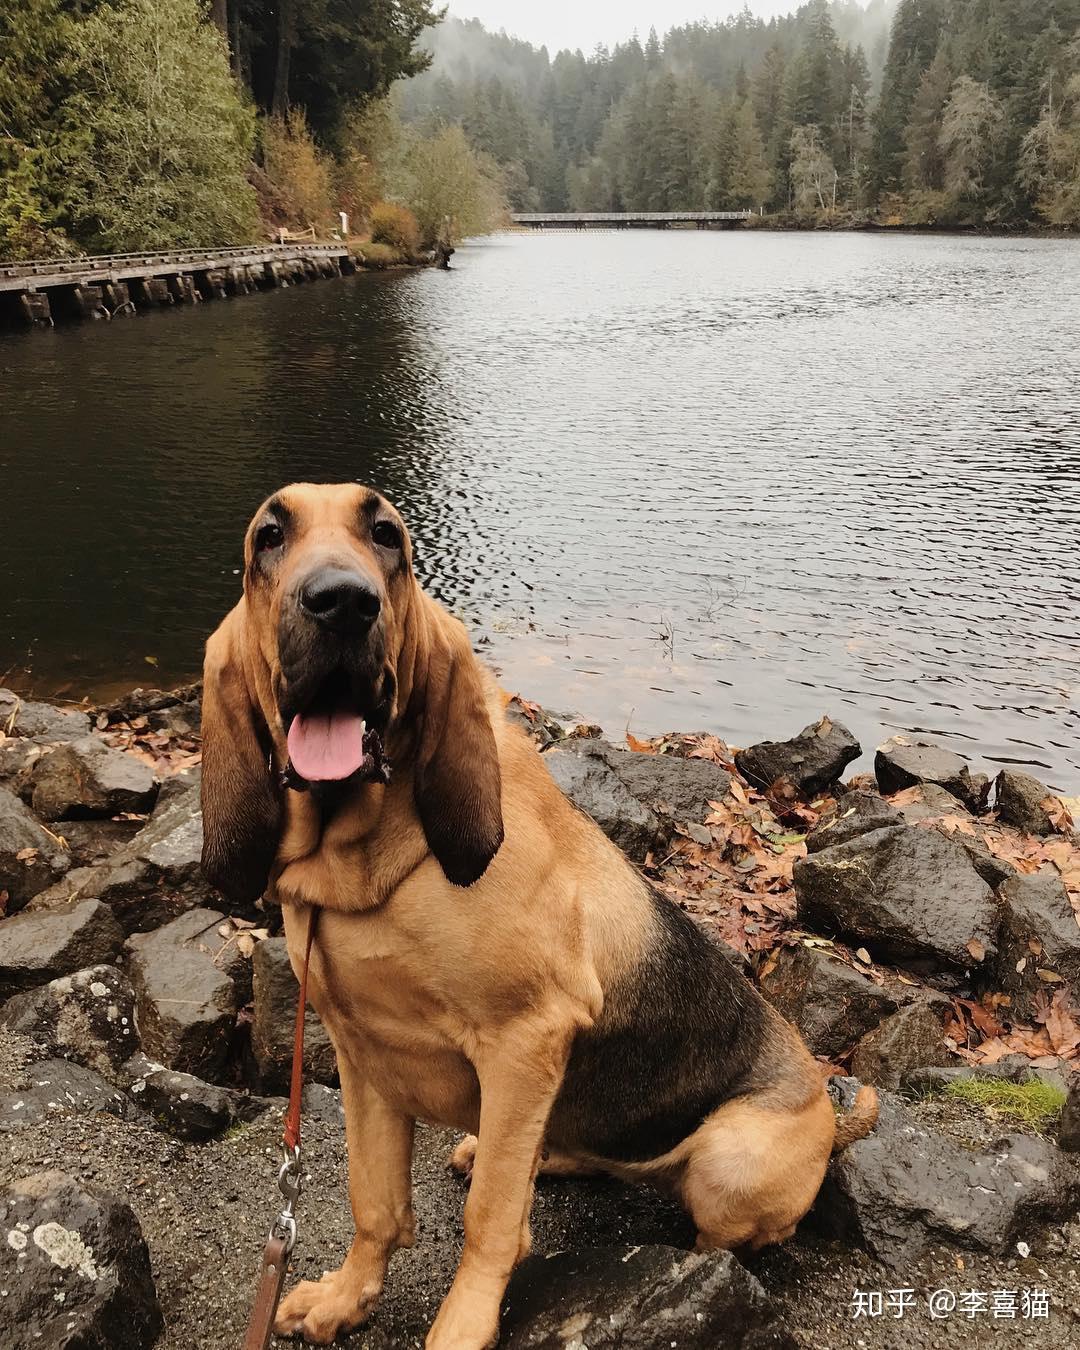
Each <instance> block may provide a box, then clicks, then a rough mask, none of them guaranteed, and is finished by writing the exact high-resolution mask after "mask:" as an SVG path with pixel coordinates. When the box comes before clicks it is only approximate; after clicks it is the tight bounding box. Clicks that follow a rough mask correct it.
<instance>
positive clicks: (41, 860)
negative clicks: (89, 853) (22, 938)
mask: <svg viewBox="0 0 1080 1350" xmlns="http://www.w3.org/2000/svg"><path fill="white" fill-rule="evenodd" d="M70 866H71V859H70V857H69V856H68V854H67V853H66V852H65V851H64V849H63V848H62V847H61V846H60V845H59V844H58V843H57V841H56V839H55V838H51V837H50V836H49V835H48V834H46V832H45V831H44V830H43V829H42V828H41V826H40V825H39V824H38V822H37V821H36V820H35V819H34V817H33V816H32V815H31V814H30V812H29V811H28V810H27V809H26V807H25V806H24V805H23V804H22V802H21V801H20V800H19V799H18V797H16V796H15V794H14V793H13V792H9V791H8V790H7V789H6V788H0V891H6V892H7V897H8V898H7V904H6V908H7V911H8V913H12V912H14V911H15V910H18V909H22V908H23V906H24V905H26V904H27V902H28V901H30V900H32V899H33V898H34V896H35V895H40V893H41V892H42V891H44V890H47V889H48V888H49V887H50V886H52V885H53V883H54V882H55V881H56V879H57V878H58V877H61V876H63V874H64V873H65V872H66V871H67V870H68V868H69V867H70ZM2 913H3V907H0V914H2Z"/></svg>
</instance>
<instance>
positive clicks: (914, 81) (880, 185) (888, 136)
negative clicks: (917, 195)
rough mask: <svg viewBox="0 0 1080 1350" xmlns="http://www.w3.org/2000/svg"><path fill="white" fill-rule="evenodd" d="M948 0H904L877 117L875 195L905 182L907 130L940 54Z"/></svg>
mask: <svg viewBox="0 0 1080 1350" xmlns="http://www.w3.org/2000/svg"><path fill="white" fill-rule="evenodd" d="M944 16H945V10H944V0H900V5H899V7H898V9H897V11H896V17H895V18H894V19H893V26H892V35H891V38H890V41H889V56H888V59H887V61H886V63H885V74H884V77H883V80H882V86H881V98H880V99H879V101H878V106H877V112H876V113H875V116H874V144H873V151H872V168H871V185H872V191H873V192H874V194H875V195H880V194H881V193H883V192H891V191H895V190H896V189H898V188H899V187H900V185H901V179H902V173H903V164H904V155H905V151H906V146H905V142H904V135H905V132H906V130H907V125H908V122H909V121H910V118H911V109H912V106H913V104H914V102H915V97H916V95H917V94H918V91H919V85H920V84H921V82H922V77H923V75H924V74H925V72H926V70H927V69H928V68H929V66H930V64H931V62H932V61H933V59H934V57H935V55H936V54H937V48H938V42H939V40H940V37H941V32H942V26H943V23H944Z"/></svg>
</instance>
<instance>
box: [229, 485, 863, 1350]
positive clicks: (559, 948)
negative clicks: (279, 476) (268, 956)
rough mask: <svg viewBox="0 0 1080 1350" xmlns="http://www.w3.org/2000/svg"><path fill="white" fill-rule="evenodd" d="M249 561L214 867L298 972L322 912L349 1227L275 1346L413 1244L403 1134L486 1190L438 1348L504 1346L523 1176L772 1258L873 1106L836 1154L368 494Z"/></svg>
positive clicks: (324, 991)
mask: <svg viewBox="0 0 1080 1350" xmlns="http://www.w3.org/2000/svg"><path fill="white" fill-rule="evenodd" d="M244 562H245V566H244V589H243V598H242V599H241V600H240V601H239V603H238V604H237V605H236V607H235V608H234V609H233V610H232V611H231V612H230V613H229V615H228V616H227V617H226V618H225V620H224V621H223V622H222V624H221V626H220V627H219V628H218V630H217V631H216V632H215V633H214V635H213V636H212V637H211V638H210V641H209V643H208V644H207V649H206V667H205V692H204V711H203V719H204V720H203V736H204V744H203V788H202V791H203V809H204V828H205V847H204V866H205V870H206V872H207V874H208V875H209V877H210V879H211V880H212V881H213V882H214V883H215V884H216V885H217V886H219V887H220V888H221V890H222V891H224V892H225V893H226V894H227V895H228V896H230V897H232V898H234V899H236V900H237V901H251V900H252V899H254V898H255V897H258V896H260V895H262V894H264V892H265V893H267V894H268V895H269V896H271V897H272V898H273V899H275V900H276V901H278V902H280V904H281V906H282V910H283V913H284V922H285V932H286V937H287V940H288V946H289V953H290V956H291V958H292V962H293V966H294V968H297V969H298V968H299V964H300V962H301V961H302V960H303V940H304V937H305V934H306V928H307V923H306V919H307V913H308V911H307V907H308V906H312V905H315V906H318V907H319V908H320V911H321V917H320V923H319V929H318V936H317V940H316V943H315V949H314V953H313V955H312V963H311V973H310V992H311V1001H312V1003H313V1005H314V1007H315V1008H316V1010H317V1011H318V1013H319V1016H320V1017H321V1018H322V1020H323V1022H324V1023H325V1025H326V1027H327V1029H328V1031H329V1034H330V1036H331V1038H332V1040H333V1043H334V1047H335V1049H336V1051H337V1058H338V1065H339V1069H340V1074H341V1088H342V1102H343V1106H344V1110H345V1119H346V1135H347V1142H348V1149H349V1160H350V1173H349V1193H350V1199H351V1203H352V1210H353V1216H354V1219H355V1222H356V1238H355V1240H354V1242H353V1244H352V1247H351V1248H350V1250H349V1253H348V1255H347V1256H346V1258H345V1261H344V1264H343V1265H342V1266H341V1268H340V1269H339V1270H336V1271H334V1272H333V1273H330V1274H327V1275H325V1276H324V1277H323V1278H322V1280H320V1281H319V1282H317V1283H309V1282H306V1281H305V1282H304V1283H302V1284H300V1285H299V1286H298V1287H297V1288H295V1289H294V1290H293V1291H292V1292H291V1293H290V1294H289V1296H288V1297H287V1298H286V1299H285V1301H284V1303H283V1304H282V1306H281V1309H280V1312H279V1314H278V1320H277V1331H278V1332H279V1334H288V1333H296V1332H299V1333H302V1335H303V1336H304V1337H305V1338H306V1339H307V1340H308V1341H312V1342H315V1343H317V1344H328V1343H329V1342H331V1341H333V1339H334V1338H335V1336H337V1335H338V1334H339V1333H340V1332H344V1331H346V1330H348V1329H350V1328H352V1327H355V1326H357V1325H358V1324H359V1323H361V1322H362V1321H363V1320H364V1319H365V1318H366V1317H367V1316H368V1315H369V1314H370V1313H371V1311H372V1309H373V1308H374V1306H375V1304H376V1301H377V1300H378V1297H379V1294H380V1292H381V1290H382V1287H383V1280H384V1277H385V1274H386V1268H387V1262H388V1260H389V1257H390V1255H391V1253H392V1252H393V1251H395V1250H396V1249H397V1248H399V1247H408V1246H410V1245H411V1244H412V1242H413V1229H414V1224H413V1213H412V1206H411V1199H410V1162H411V1156H412V1147H413V1128H414V1122H415V1121H417V1120H424V1121H430V1122H434V1123H435V1124H438V1125H442V1126H448V1127H453V1128H455V1129H458V1130H462V1131H466V1132H467V1134H468V1137H467V1138H466V1139H465V1140H464V1142H463V1143H462V1144H461V1145H459V1147H458V1148H457V1149H456V1150H455V1153H454V1155H453V1157H452V1159H451V1162H452V1163H453V1165H455V1166H457V1167H458V1168H459V1169H460V1170H462V1171H466V1172H469V1173H471V1178H472V1181H471V1187H470V1189H469V1194H468V1199H467V1201H466V1204H465V1219H464V1222H465V1244H464V1251H463V1254H462V1257H461V1262H460V1264H459V1266H458V1269H457V1273H456V1275H455V1278H454V1281H453V1284H452V1286H451V1288H450V1290H449V1293H448V1294H447V1296H446V1299H445V1301H444V1302H443V1304H442V1307H441V1309H440V1311H439V1314H438V1316H437V1318H436V1319H435V1322H434V1325H433V1326H432V1327H431V1330H430V1332H429V1334H428V1337H427V1342H426V1344H427V1347H428V1350H481V1347H485V1346H490V1345H493V1344H494V1343H495V1341H496V1340H497V1337H498V1328H499V1311H500V1305H501V1302H502V1298H503V1294H504V1291H505V1288H506V1283H507V1280H508V1278H509V1276H510V1273H511V1271H512V1270H513V1268H514V1266H515V1264H516V1263H517V1262H518V1261H520V1260H521V1259H522V1257H523V1256H524V1255H525V1254H526V1252H527V1251H528V1250H529V1242H530V1237H529V1209H530V1205H531V1201H532V1194H533V1184H534V1180H535V1177H536V1174H537V1171H538V1170H539V1171H553V1172H559V1173H563V1174H566V1173H569V1172H574V1171H604V1172H608V1173H611V1174H614V1175H615V1176H618V1177H623V1178H629V1179H641V1180H651V1181H653V1182H655V1183H657V1184H659V1185H662V1186H664V1187H666V1188H668V1189H670V1190H671V1191H673V1192H674V1193H675V1194H676V1195H677V1196H679V1197H680V1199H681V1200H682V1202H683V1204H684V1205H685V1207H686V1209H687V1210H688V1211H689V1213H690V1215H691V1216H692V1218H693V1221H694V1223H695V1224H696V1226H697V1230H698V1235H699V1236H698V1246H699V1248H701V1249H706V1248H711V1247H724V1248H732V1247H740V1246H744V1245H749V1246H750V1247H759V1246H761V1245H762V1244H764V1243H773V1242H779V1241H781V1240H782V1239H784V1238H786V1237H788V1236H789V1235H790V1234H791V1233H792V1232H793V1231H794V1229H795V1225H796V1224H797V1223H798V1221H799V1220H800V1219H801V1218H802V1216H803V1215H804V1214H805V1213H806V1211H807V1210H808V1209H809V1208H810V1205H811V1203H812V1202H813V1200H814V1197H815V1195H816V1193H817V1191H818V1188H819V1186H820V1184H821V1181H822V1178H823V1176H824V1174H825V1167H826V1164H827V1162H828V1159H829V1154H830V1151H831V1150H833V1148H834V1147H836V1146H838V1145H839V1144H842V1143H846V1142H848V1141H850V1140H851V1139H854V1138H859V1137H861V1136H862V1135H864V1134H866V1133H867V1132H868V1131H869V1130H870V1129H871V1128H872V1126H873V1124H874V1121H875V1119H876V1115H877V1103H876V1097H875V1096H874V1094H873V1091H872V1089H864V1092H863V1095H862V1096H861V1097H860V1099H859V1100H858V1102H857V1103H856V1105H855V1107H854V1109H853V1110H852V1112H851V1113H850V1114H849V1115H848V1116H847V1117H846V1118H844V1119H843V1120H842V1121H841V1122H840V1124H839V1126H837V1121H836V1117H835V1115H834V1113H833V1110H832V1107H831V1105H830V1102H829V1098H828V1096H827V1095H826V1093H825V1091H824V1088H823V1083H822V1077H821V1073H820V1071H819V1068H818V1066H817V1065H816V1064H815V1062H814V1060H813V1059H812V1058H811V1056H810V1054H809V1052H808V1051H807V1050H806V1048H805V1046H804V1045H803V1043H802V1041H801V1040H800V1039H799V1036H798V1035H797V1033H796V1032H795V1030H794V1029H793V1028H792V1027H791V1026H790V1025H789V1024H788V1023H787V1022H785V1021H784V1020H783V1019H782V1018H781V1017H780V1016H779V1015H778V1014H777V1013H776V1012H775V1011H774V1010H773V1009H772V1008H771V1007H770V1006H769V1005H768V1004H767V1003H766V1002H765V1001H764V999H762V998H761V996H760V995H759V994H758V992H757V991H756V990H755V989H754V988H753V986H752V985H751V984H750V983H749V982H748V981H747V980H745V979H744V978H743V977H742V976H741V975H740V974H738V973H737V972H736V971H735V970H734V969H733V968H732V966H731V965H730V964H729V963H728V961H727V960H726V959H725V958H724V956H723V955H722V954H721V952H720V951H719V950H718V949H717V947H715V946H714V945H713V944H712V943H711V942H710V941H709V940H708V939H707V938H706V937H705V936H704V935H703V934H702V933H701V932H700V931H699V930H698V928H697V927H696V926H695V925H694V923H693V922H692V921H691V920H690V919H689V918H687V917H686V916H685V915H684V914H683V913H682V911H681V910H679V909H678V908H677V906H675V905H674V904H672V903H671V902H670V901H668V900H667V899H665V898H664V897H663V896H661V895H660V894H658V893H657V892H656V890H654V889H653V888H652V887H651V886H650V885H649V884H648V882H647V881H646V880H644V879H643V878H642V876H641V875H639V873H638V872H636V871H635V870H634V868H633V867H632V866H631V865H630V864H629V863H628V862H627V860H626V859H625V858H624V857H623V855H622V854H621V853H620V852H619V850H618V849H617V848H616V847H615V846H614V845H613V844H612V843H610V842H609V840H608V839H607V838H606V837H605V836H604V835H603V834H602V833H601V831H600V830H599V829H598V828H597V826H596V825H595V824H594V823H593V822H592V821H591V820H589V819H588V818H587V817H586V816H585V815H583V814H582V813H581V812H579V811H578V810H576V809H575V808H574V807H573V806H572V805H571V804H570V803H569V802H568V801H567V799H566V798H565V797H564V796H563V795H562V793H561V792H560V791H559V790H558V788H557V787H556V786H555V784H554V782H553V781H552V779H551V777H550V776H549V774H548V771H547V769H546V767H545V765H544V760H543V757H542V756H541V755H540V754H538V753H537V752H536V750H535V748H534V746H533V745H532V743H531V742H530V741H529V739H528V738H527V737H526V735H525V734H524V733H523V732H522V731H521V730H519V729H517V728H515V727H514V726H513V725H511V723H510V722H509V721H508V720H507V719H506V717H505V715H504V707H505V704H504V700H503V698H502V696H501V695H500V693H499V690H498V689H497V687H496V685H495V682H494V680H493V678H492V677H490V676H489V675H488V674H487V673H486V672H485V671H484V670H483V669H482V667H481V666H480V665H479V664H478V662H477V661H476V659H475V658H474V656H473V652H472V649H471V646H470V643H469V639H468V637H467V635H466V632H465V629H464V628H463V627H462V625H461V624H460V623H459V622H458V621H457V620H456V619H453V618H451V617H450V615H449V614H447V613H446V612H445V611H444V610H443V609H442V608H441V607H440V606H439V605H438V604H436V603H435V601H434V600H432V599H431V598H430V597H428V596H427V595H425V594H424V592H423V591H422V590H421V588H420V586H419V585H418V583H417V582H416V580H415V578H414V575H413V570H412V553H411V546H410V542H409V536H408V533H407V531H406V529H405V526H404V524H403V523H402V520H401V517H400V516H399V515H398V513H397V512H396V511H395V510H394V508H393V507H392V506H391V505H390V503H389V502H388V501H386V499H385V498H383V497H381V496H380V495H379V494H378V493H377V492H374V491H371V490H369V489H367V488H362V487H357V486H355V485H351V484H350V485H342V486H315V485H312V484H306V483H302V484H296V485H294V486H292V487H287V488H285V489H284V490H283V491H281V492H278V493H276V494H275V495H274V496H273V497H271V498H270V499H269V500H268V501H267V502H265V503H264V504H263V505H262V506H261V507H260V508H259V511H258V513H257V514H256V516H255V518H254V520H253V521H252V523H251V526H250V528H249V530H248V532H247V537H246V541H245V550H244ZM386 765H388V766H389V767H390V769H391V770H392V772H391V773H390V774H389V775H387V773H386V772H385V766H386ZM387 778H388V781H386V780H387Z"/></svg>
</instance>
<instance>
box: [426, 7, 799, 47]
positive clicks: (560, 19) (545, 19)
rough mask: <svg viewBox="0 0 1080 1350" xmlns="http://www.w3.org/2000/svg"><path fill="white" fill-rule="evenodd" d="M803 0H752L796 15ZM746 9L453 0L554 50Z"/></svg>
mask: <svg viewBox="0 0 1080 1350" xmlns="http://www.w3.org/2000/svg"><path fill="white" fill-rule="evenodd" d="M799 3H800V0H750V8H751V9H752V10H753V11H754V13H755V14H761V15H763V16H764V17H765V18H768V17H770V16H771V15H773V14H790V13H791V12H792V11H793V10H795V9H797V8H798V6H799ZM741 9H742V0H540V3H537V0H450V10H451V12H452V13H453V14H456V15H457V16H458V18H460V19H479V20H480V21H481V22H482V23H483V25H484V27H485V28H490V29H493V30H494V31H495V32H497V31H498V30H499V29H500V28H505V29H506V31H507V32H508V33H510V34H511V35H512V36H514V37H521V38H526V39H528V41H529V42H532V43H535V44H536V45H537V46H540V45H541V44H543V43H546V44H547V46H548V47H549V48H550V49H551V50H552V51H555V50H558V49H559V48H560V47H581V48H582V50H583V51H585V52H589V51H592V49H593V48H594V47H595V46H596V44H597V43H598V42H603V43H605V44H606V45H607V46H609V47H611V46H614V44H615V43H616V42H619V41H620V40H622V39H623V38H628V37H629V36H630V34H631V33H633V31H634V29H635V28H636V29H637V30H638V33H639V34H640V36H641V39H642V41H644V40H645V37H646V35H647V34H648V31H649V29H650V28H651V27H653V26H654V25H655V27H656V29H657V31H658V32H660V33H663V32H664V30H665V29H667V28H673V27H674V26H675V25H676V24H680V23H689V22H693V21H694V20H695V19H701V18H705V19H710V20H712V19H723V18H726V17H727V16H728V15H729V14H735V13H738V11H739V10H741Z"/></svg>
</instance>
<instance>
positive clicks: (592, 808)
mask: <svg viewBox="0 0 1080 1350" xmlns="http://www.w3.org/2000/svg"><path fill="white" fill-rule="evenodd" d="M609 753H611V748H610V746H608V745H607V744H606V742H604V741H598V740H595V739H582V740H577V739H571V740H568V741H564V742H562V744H561V745H560V746H559V748H558V749H557V750H549V751H548V752H547V754H546V755H545V756H544V763H545V764H546V765H547V767H548V771H549V772H550V774H551V776H552V778H553V779H554V780H555V783H556V786H557V787H559V788H560V789H561V791H562V792H564V793H565V794H566V796H567V797H569V799H570V801H571V802H573V804H574V805H575V806H576V807H577V808H578V810H580V811H584V812H585V814H586V815H587V816H591V817H592V819H593V820H595V821H596V823H597V825H599V826H600V828H601V829H602V830H603V831H604V833H605V834H606V835H607V837H608V838H609V839H610V840H611V841H612V842H613V843H615V844H617V845H618V846H619V848H621V849H622V851H623V852H624V853H625V854H626V855H627V856H628V857H630V858H632V859H633V860H634V861H635V862H642V861H644V859H645V856H646V854H647V853H649V851H650V850H653V849H658V848H660V847H662V845H663V843H664V842H665V840H666V839H667V837H668V835H667V832H666V830H665V826H664V822H663V821H662V820H661V819H660V817H659V816H658V815H657V814H656V812H655V811H653V810H652V809H651V807H648V806H645V805H643V803H642V802H640V801H639V800H638V798H637V797H635V796H634V794H633V793H632V792H631V791H630V789H629V788H628V787H627V786H626V784H625V783H624V782H623V781H622V779H621V778H620V777H619V776H618V774H617V773H616V772H615V771H614V769H612V767H611V766H610V764H609V763H608V756H609Z"/></svg>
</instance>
